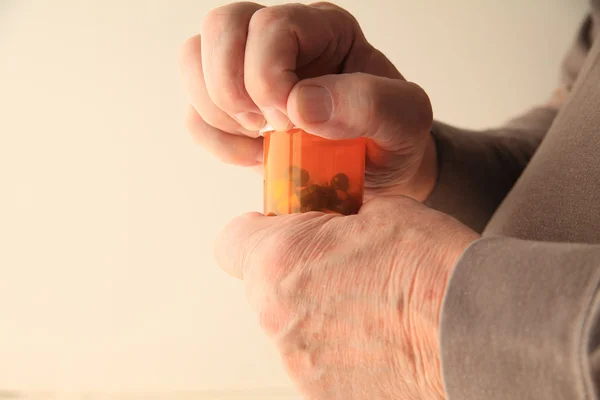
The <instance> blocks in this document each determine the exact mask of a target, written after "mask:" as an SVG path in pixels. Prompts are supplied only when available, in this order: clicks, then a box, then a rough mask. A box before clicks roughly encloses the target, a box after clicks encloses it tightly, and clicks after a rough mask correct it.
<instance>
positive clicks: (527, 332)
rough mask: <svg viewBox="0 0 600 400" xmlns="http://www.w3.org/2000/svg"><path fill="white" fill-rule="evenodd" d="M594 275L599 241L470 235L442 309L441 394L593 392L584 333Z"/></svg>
mask: <svg viewBox="0 0 600 400" xmlns="http://www.w3.org/2000/svg"><path fill="white" fill-rule="evenodd" d="M599 281H600V246H592V245H580V244H560V243H541V242H531V241H523V240H519V239H512V238H501V237H486V238H482V239H479V240H478V241H476V242H474V243H473V244H472V245H471V246H470V247H469V248H468V249H467V250H466V251H465V253H464V254H463V256H462V257H461V259H460V260H459V262H458V264H457V266H456V268H455V270H454V272H453V274H452V277H451V279H450V282H449V284H448V288H447V291H446V296H445V299H444V305H443V309H442V317H441V330H440V348H441V357H442V369H443V375H444V384H445V387H446V392H447V394H448V398H449V399H450V400H454V399H457V400H467V399H488V400H493V399H498V400H500V399H540V400H541V399H544V400H548V399H584V398H586V399H587V398H592V397H593V396H592V394H591V393H593V390H594V389H593V384H592V383H591V382H592V378H591V374H590V366H589V354H590V347H592V346H591V344H590V339H589V338H590V336H592V333H591V332H592V331H593V330H594V331H595V330H596V328H595V327H596V325H597V321H596V316H597V315H598V308H599V307H598V294H597V292H598V284H599ZM594 398H595V397H594Z"/></svg>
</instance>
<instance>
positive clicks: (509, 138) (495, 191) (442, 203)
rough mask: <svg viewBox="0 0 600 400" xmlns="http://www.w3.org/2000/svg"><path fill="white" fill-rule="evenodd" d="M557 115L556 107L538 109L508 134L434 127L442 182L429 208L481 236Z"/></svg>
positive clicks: (513, 124)
mask: <svg viewBox="0 0 600 400" xmlns="http://www.w3.org/2000/svg"><path fill="white" fill-rule="evenodd" d="M556 114H557V110H556V109H555V108H553V107H550V106H549V107H540V108H535V109H532V110H531V111H530V112H528V113H527V114H525V115H523V116H521V117H519V118H517V119H514V120H512V121H510V122H509V123H508V124H506V125H505V126H504V127H502V128H499V129H491V130H486V131H481V132H476V131H471V130H466V129H460V128H455V127H451V126H449V125H446V124H443V123H441V122H436V123H434V126H433V129H432V134H433V136H434V138H435V142H436V148H437V153H438V181H437V183H436V186H435V188H434V190H433V192H432V193H431V194H430V196H429V197H428V199H427V200H426V201H425V204H426V205H428V206H429V207H432V208H434V209H437V210H439V211H442V212H445V213H447V214H449V215H452V216H453V217H455V218H457V219H458V220H460V221H461V222H463V223H464V224H465V225H467V226H469V227H470V228H472V229H474V230H475V231H477V232H481V231H482V230H483V228H484V227H485V225H486V224H487V221H488V220H489V219H490V217H491V216H492V214H493V213H494V211H495V210H496V208H497V207H498V205H499V204H500V202H501V201H502V200H503V199H504V197H505V196H506V194H507V193H508V192H509V191H510V189H511V187H512V186H513V185H514V183H515V182H516V180H517V179H518V178H519V176H520V175H521V173H522V171H523V169H524V168H525V167H526V166H527V163H528V162H529V160H530V158H531V157H532V155H533V153H534V152H535V150H536V148H537V146H538V145H539V143H540V142H541V140H542V139H543V137H544V135H545V134H546V132H547V131H548V129H549V127H550V125H551V124H552V121H553V120H554V118H555V116H556Z"/></svg>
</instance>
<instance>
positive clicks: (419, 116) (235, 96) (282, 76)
mask: <svg viewBox="0 0 600 400" xmlns="http://www.w3.org/2000/svg"><path fill="white" fill-rule="evenodd" d="M201 32H202V34H201V35H198V36H194V37H192V38H190V39H189V40H188V41H186V43H185V44H184V46H183V51H182V59H181V64H182V72H183V77H184V84H185V86H186V89H187V90H188V93H189V98H190V103H191V107H190V113H189V118H188V128H189V130H190V131H191V132H192V134H193V136H194V137H195V138H196V139H197V141H198V142H199V143H200V144H201V145H203V146H204V147H205V148H207V149H208V150H209V151H210V152H212V153H214V154H215V155H217V156H218V157H219V158H220V159H221V160H223V161H224V162H227V163H233V164H238V165H243V166H261V165H262V151H263V147H262V138H261V137H258V134H257V131H258V130H259V129H260V128H262V126H263V125H264V123H265V119H266V121H267V122H269V124H270V125H272V126H273V127H274V128H275V129H277V130H286V129H288V128H290V127H291V126H292V124H293V125H295V126H297V127H299V128H302V129H304V130H306V131H308V132H311V133H314V134H316V135H320V136H323V137H327V138H331V139H343V138H354V137H366V138H369V139H371V140H370V141H369V144H368V148H367V160H366V166H367V168H366V180H365V198H366V199H369V198H372V197H373V196H376V195H381V194H402V195H407V196H410V197H413V198H415V199H417V200H424V199H425V198H426V197H427V196H428V194H429V193H430V191H431V190H432V188H433V186H434V184H435V181H436V178H437V166H436V150H435V144H434V141H433V139H432V137H431V134H430V128H431V125H432V121H433V117H432V110H431V104H430V101H429V98H428V97H427V95H426V94H425V92H424V91H423V90H422V89H421V88H420V87H419V86H417V85H416V84H414V83H410V82H407V81H406V80H405V79H404V78H403V77H402V75H401V74H400V72H398V70H397V69H396V68H395V67H394V66H393V65H392V63H391V62H390V61H389V60H388V59H387V58H386V57H385V56H384V55H383V54H382V53H381V52H379V51H378V50H377V49H375V48H374V47H373V46H372V45H370V44H369V43H368V42H367V40H366V39H365V37H364V35H363V33H362V31H361V29H360V27H359V25H358V23H357V21H356V20H355V19H354V18H353V17H352V15H350V14H349V13H348V12H347V11H345V10H343V9H341V8H339V7H337V6H335V5H332V4H328V3H316V4H312V5H300V4H286V5H281V6H275V7H264V6H262V5H259V4H255V3H247V2H242V3H233V4H230V5H227V6H224V7H220V8H217V9H215V10H213V11H212V12H210V13H209V14H208V16H207V17H206V18H205V20H204V23H203V24H202V31H201Z"/></svg>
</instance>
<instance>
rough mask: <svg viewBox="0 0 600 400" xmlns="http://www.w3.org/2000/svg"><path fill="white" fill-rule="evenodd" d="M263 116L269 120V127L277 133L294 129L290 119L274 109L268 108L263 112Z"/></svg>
mask: <svg viewBox="0 0 600 400" xmlns="http://www.w3.org/2000/svg"><path fill="white" fill-rule="evenodd" d="M262 113H263V115H264V116H265V118H266V119H267V122H268V123H269V125H271V126H272V127H273V129H275V130H277V131H281V132H283V131H287V130H290V129H291V128H292V123H291V122H290V119H289V118H288V117H287V116H286V115H285V114H284V113H282V112H281V111H279V110H278V109H276V108H273V107H267V108H264V109H263V110H262Z"/></svg>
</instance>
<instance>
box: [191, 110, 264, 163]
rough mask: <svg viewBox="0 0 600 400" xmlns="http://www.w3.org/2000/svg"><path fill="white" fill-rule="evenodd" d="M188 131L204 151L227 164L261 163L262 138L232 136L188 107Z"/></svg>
mask: <svg viewBox="0 0 600 400" xmlns="http://www.w3.org/2000/svg"><path fill="white" fill-rule="evenodd" d="M187 126H188V130H189V131H190V133H191V134H192V136H193V138H194V139H195V140H196V141H197V142H198V143H199V144H200V145H201V146H202V147H204V148H205V149H206V150H208V151H209V152H210V153H212V154H214V155H215V156H216V157H218V158H219V159H220V160H221V161H223V162H225V163H227V164H235V165H240V166H258V165H262V162H263V138H262V137H259V138H250V137H247V136H243V135H232V134H230V133H227V132H223V131H221V130H219V129H217V128H215V127H213V126H211V125H209V124H207V123H206V122H205V121H204V120H203V119H202V117H200V115H199V114H198V113H197V112H196V110H195V109H194V107H192V106H190V107H189V110H188V117H187Z"/></svg>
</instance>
